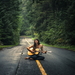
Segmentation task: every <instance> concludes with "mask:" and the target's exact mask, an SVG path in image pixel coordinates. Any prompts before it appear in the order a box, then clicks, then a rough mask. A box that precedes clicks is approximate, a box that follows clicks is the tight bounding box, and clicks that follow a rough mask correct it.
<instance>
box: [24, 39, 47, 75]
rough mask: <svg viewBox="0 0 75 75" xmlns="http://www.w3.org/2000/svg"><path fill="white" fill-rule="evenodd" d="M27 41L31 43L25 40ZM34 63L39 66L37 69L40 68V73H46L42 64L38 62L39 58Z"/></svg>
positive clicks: (44, 74)
mask: <svg viewBox="0 0 75 75" xmlns="http://www.w3.org/2000/svg"><path fill="white" fill-rule="evenodd" d="M25 40H26V39H25ZM26 41H27V40H26ZM27 43H28V44H29V45H31V44H30V43H29V42H28V41H27ZM36 63H37V65H38V67H39V69H40V71H41V73H42V75H47V73H46V71H45V70H44V68H43V66H42V64H41V63H40V61H39V60H36Z"/></svg>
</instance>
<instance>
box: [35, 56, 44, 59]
mask: <svg viewBox="0 0 75 75" xmlns="http://www.w3.org/2000/svg"><path fill="white" fill-rule="evenodd" d="M44 59H45V57H43V56H38V57H37V59H36V60H44Z"/></svg>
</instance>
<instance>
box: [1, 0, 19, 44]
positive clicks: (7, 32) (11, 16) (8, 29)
mask: <svg viewBox="0 0 75 75" xmlns="http://www.w3.org/2000/svg"><path fill="white" fill-rule="evenodd" d="M19 5H20V2H19V0H13V1H12V0H0V41H1V42H2V43H3V44H4V45H12V44H18V43H19V33H20V24H19V23H20V22H19V14H20V12H19V11H20V10H19Z"/></svg>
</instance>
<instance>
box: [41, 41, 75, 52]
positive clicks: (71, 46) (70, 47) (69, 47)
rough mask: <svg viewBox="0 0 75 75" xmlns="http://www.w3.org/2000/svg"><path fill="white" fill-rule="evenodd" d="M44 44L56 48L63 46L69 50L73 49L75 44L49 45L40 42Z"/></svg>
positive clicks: (74, 49)
mask: <svg viewBox="0 0 75 75" xmlns="http://www.w3.org/2000/svg"><path fill="white" fill-rule="evenodd" d="M41 44H43V45H44V46H49V47H56V48H63V49H67V50H71V51H75V46H74V45H49V44H45V43H43V42H41Z"/></svg>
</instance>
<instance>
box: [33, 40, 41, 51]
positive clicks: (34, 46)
mask: <svg viewBox="0 0 75 75" xmlns="http://www.w3.org/2000/svg"><path fill="white" fill-rule="evenodd" d="M35 40H37V41H38V45H40V42H39V40H38V39H35ZM35 40H34V45H33V50H35V49H36V43H35Z"/></svg>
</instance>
